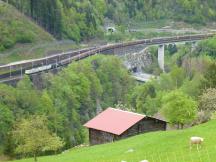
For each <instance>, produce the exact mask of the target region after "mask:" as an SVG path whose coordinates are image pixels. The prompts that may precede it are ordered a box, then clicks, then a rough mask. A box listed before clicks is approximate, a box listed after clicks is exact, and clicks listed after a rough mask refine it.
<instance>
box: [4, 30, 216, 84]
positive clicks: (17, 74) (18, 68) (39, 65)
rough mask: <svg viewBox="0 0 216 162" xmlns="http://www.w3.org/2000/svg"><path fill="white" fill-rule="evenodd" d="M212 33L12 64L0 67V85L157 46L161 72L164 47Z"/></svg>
mask: <svg viewBox="0 0 216 162" xmlns="http://www.w3.org/2000/svg"><path fill="white" fill-rule="evenodd" d="M213 36H214V34H213V33H208V34H198V35H184V36H174V37H162V38H152V39H142V40H136V41H130V42H123V43H115V44H106V45H102V46H95V47H90V48H85V49H81V50H76V51H68V52H63V53H58V54H55V55H52V56H49V57H43V58H39V59H31V60H24V61H19V62H13V63H10V64H6V65H1V66H0V83H4V82H8V81H13V80H19V79H21V78H22V77H23V74H25V73H26V72H27V71H28V74H29V75H32V74H35V73H40V72H42V71H48V70H51V69H55V68H58V67H64V66H67V65H68V64H70V63H71V62H73V61H78V60H80V59H84V58H86V57H89V56H91V55H95V54H97V53H102V54H117V53H118V54H119V53H120V54H121V53H123V54H124V53H125V52H130V50H131V49H134V48H136V49H138V50H139V49H140V50H142V49H144V48H145V47H147V46H152V45H158V46H159V48H158V62H159V66H160V68H161V69H162V70H164V45H165V44H171V43H179V42H197V41H200V40H203V39H207V38H210V37H213Z"/></svg>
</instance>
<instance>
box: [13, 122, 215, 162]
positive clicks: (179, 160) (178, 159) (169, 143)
mask: <svg viewBox="0 0 216 162" xmlns="http://www.w3.org/2000/svg"><path fill="white" fill-rule="evenodd" d="M191 136H201V137H203V138H204V143H203V146H202V148H201V149H199V150H197V149H196V147H195V146H194V147H193V148H192V149H190V147H189V138H190V137H191ZM215 137H216V120H212V121H210V122H208V123H205V124H202V125H199V126H195V127H193V128H189V129H185V130H179V131H177V130H175V131H166V132H153V133H146V134H142V135H138V136H135V137H132V138H128V139H126V140H122V141H118V142H115V143H111V144H105V145H98V146H93V147H84V148H75V149H71V150H69V151H67V152H65V153H62V154H59V155H56V156H46V157H40V158H39V159H38V161H39V162H121V161H127V162H140V161H141V160H144V159H148V160H149V162H215V161H216V138H215ZM131 150H133V151H131ZM32 161H33V159H24V160H18V161H15V162H32Z"/></svg>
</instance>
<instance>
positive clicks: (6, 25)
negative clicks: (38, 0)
mask: <svg viewBox="0 0 216 162" xmlns="http://www.w3.org/2000/svg"><path fill="white" fill-rule="evenodd" d="M52 40H54V38H53V37H52V36H51V35H50V34H48V33H47V32H45V31H44V30H43V29H42V28H40V27H39V26H38V25H36V24H34V23H33V22H32V21H31V20H30V19H29V18H27V17H26V16H24V15H23V14H21V13H20V12H19V11H17V10H16V9H15V7H12V6H11V5H8V4H7V3H5V2H3V1H1V0H0V51H4V50H5V49H9V48H11V47H13V46H14V45H15V44H17V43H35V42H39V41H45V42H47V41H52Z"/></svg>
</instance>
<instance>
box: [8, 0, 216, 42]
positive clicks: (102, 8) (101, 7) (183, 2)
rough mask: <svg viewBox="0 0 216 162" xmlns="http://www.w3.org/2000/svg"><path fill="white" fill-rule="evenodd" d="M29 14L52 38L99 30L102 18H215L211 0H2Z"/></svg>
mask: <svg viewBox="0 0 216 162" xmlns="http://www.w3.org/2000/svg"><path fill="white" fill-rule="evenodd" d="M5 1H7V2H9V3H11V4H12V5H14V6H16V8H18V9H19V10H20V11H21V12H23V13H25V14H26V15H28V16H30V17H32V18H33V19H34V20H35V21H36V22H37V23H38V24H40V25H41V26H42V27H44V28H45V29H46V30H47V31H49V32H50V33H52V34H53V35H54V36H55V37H56V38H59V39H64V38H69V39H73V40H75V41H80V40H83V39H87V38H92V37H95V36H100V35H101V33H102V32H103V30H102V26H103V23H104V21H103V18H105V17H107V18H109V19H111V20H113V21H114V22H115V23H117V24H119V25H122V24H124V25H127V24H128V22H129V20H130V19H131V20H137V21H144V22H148V21H153V20H161V19H173V20H176V21H185V22H188V23H199V24H205V23H207V22H209V21H215V20H216V3H215V1H214V0H206V1H202V0H196V1H194V0H193V1H188V0H155V1H150V0H133V1H131V0H124V1H123V0H85V1H76V0H37V1H34V0H19V1H17V0H5Z"/></svg>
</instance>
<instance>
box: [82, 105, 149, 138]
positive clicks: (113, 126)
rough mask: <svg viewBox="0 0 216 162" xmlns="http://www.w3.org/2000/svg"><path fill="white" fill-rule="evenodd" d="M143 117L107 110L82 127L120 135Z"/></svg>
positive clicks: (126, 112)
mask: <svg viewBox="0 0 216 162" xmlns="http://www.w3.org/2000/svg"><path fill="white" fill-rule="evenodd" d="M144 117H145V115H141V114H137V113H133V112H128V111H123V110H119V109H114V108H107V109H106V110H105V111H103V112H102V113H100V114H98V115H97V116H96V117H95V118H93V119H92V120H90V121H89V122H87V123H86V124H85V125H84V126H85V127H87V128H92V129H97V130H101V131H104V132H109V133H113V134H116V135H121V134H122V133H123V132H125V131H126V130H127V129H129V128H130V127H131V126H133V125H134V124H136V123H137V122H139V121H140V120H142V119H143V118H144Z"/></svg>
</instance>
